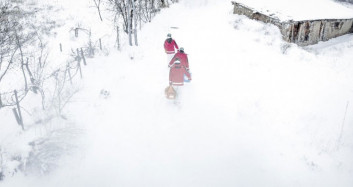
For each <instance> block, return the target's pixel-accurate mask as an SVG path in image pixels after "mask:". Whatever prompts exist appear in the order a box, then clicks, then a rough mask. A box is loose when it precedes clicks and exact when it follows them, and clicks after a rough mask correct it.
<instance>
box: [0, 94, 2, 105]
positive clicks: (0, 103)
mask: <svg viewBox="0 0 353 187" xmlns="http://www.w3.org/2000/svg"><path fill="white" fill-rule="evenodd" d="M0 108H2V100H1V93H0Z"/></svg>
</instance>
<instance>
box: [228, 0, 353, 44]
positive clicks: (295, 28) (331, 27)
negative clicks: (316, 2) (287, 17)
mask: <svg viewBox="0 0 353 187" xmlns="http://www.w3.org/2000/svg"><path fill="white" fill-rule="evenodd" d="M232 4H233V5H234V11H233V13H234V14H239V15H245V16H247V17H249V18H251V19H254V20H259V21H262V22H265V23H271V24H274V25H276V26H277V27H278V28H279V29H280V31H281V33H282V36H283V39H284V40H285V41H287V42H292V43H296V44H298V45H300V46H306V45H311V44H316V43H318V42H319V41H327V40H329V39H331V38H335V37H338V36H342V35H345V34H348V33H353V19H323V20H303V21H292V20H291V21H286V22H282V21H281V20H279V19H278V18H276V17H275V15H271V14H270V15H265V14H263V13H260V12H258V11H255V10H254V9H252V8H249V7H247V6H245V5H242V4H240V3H237V2H234V1H233V2H232Z"/></svg>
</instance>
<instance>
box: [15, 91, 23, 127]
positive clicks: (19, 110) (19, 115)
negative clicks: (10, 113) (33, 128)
mask: <svg viewBox="0 0 353 187" xmlns="http://www.w3.org/2000/svg"><path fill="white" fill-rule="evenodd" d="M14 92H15V98H16V105H17V111H18V116H17V117H18V119H19V122H20V124H19V125H21V126H22V130H25V129H24V127H23V119H22V114H21V108H20V102H19V100H18V96H17V90H14ZM14 109H15V108H14Z"/></svg>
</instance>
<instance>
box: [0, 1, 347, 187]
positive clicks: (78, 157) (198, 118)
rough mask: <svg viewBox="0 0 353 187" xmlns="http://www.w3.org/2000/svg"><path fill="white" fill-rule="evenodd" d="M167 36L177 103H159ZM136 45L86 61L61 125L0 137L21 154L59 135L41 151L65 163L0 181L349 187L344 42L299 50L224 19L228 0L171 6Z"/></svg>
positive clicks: (257, 27)
mask: <svg viewBox="0 0 353 187" xmlns="http://www.w3.org/2000/svg"><path fill="white" fill-rule="evenodd" d="M311 1H312V2H315V0H311ZM78 2H83V1H77V7H82V6H80V4H79V3H78ZM278 2H281V1H278ZM75 8H76V6H74V5H72V10H74V9H75ZM313 9H314V7H313ZM93 10H94V9H93ZM75 11H76V12H79V11H78V10H74V11H73V12H75ZM81 13H82V11H81ZM87 15H89V16H93V15H94V16H97V15H96V14H94V13H93V12H92V15H90V14H88V13H87ZM95 18H97V17H95ZM92 22H93V21H92ZM89 23H90V22H89V21H87V24H89ZM91 24H92V26H93V25H94V24H93V23H91ZM101 27H102V26H100V28H101ZM97 32H98V31H97ZM107 33H109V31H108V32H107ZM167 33H172V36H173V38H174V39H175V40H176V42H177V43H178V45H179V46H181V47H184V48H185V52H186V53H188V54H189V61H190V69H191V72H192V75H193V80H192V82H191V83H188V84H186V85H185V86H183V87H181V88H179V89H178V92H179V93H180V95H179V98H178V100H177V101H176V102H174V101H170V100H167V99H166V98H165V97H164V88H165V87H166V86H167V85H168V68H167V61H166V59H167V57H166V55H165V54H164V49H163V42H164V40H165V38H166V35H167ZM69 39H72V38H69V37H68V38H67V40H68V41H69ZM111 40H115V38H114V36H111ZM139 44H140V46H139V47H128V46H127V45H126V44H125V46H124V47H123V49H122V51H121V52H118V51H114V49H111V52H110V54H109V55H108V56H104V55H102V56H99V57H96V58H94V59H89V60H88V62H87V63H88V66H85V67H84V69H83V73H84V79H83V80H82V83H81V84H80V87H81V90H80V92H79V93H78V94H76V95H75V97H74V98H73V99H72V102H71V103H70V104H69V105H68V106H67V107H66V109H65V116H66V117H67V119H68V120H57V121H55V122H52V123H51V124H50V125H43V126H42V127H41V128H39V127H33V129H34V130H32V131H29V132H31V133H30V135H26V134H25V133H21V132H20V129H18V131H15V130H13V131H12V132H11V133H7V134H8V135H6V137H10V136H14V135H15V134H16V133H17V134H22V135H21V136H19V137H21V139H20V140H18V141H16V143H17V144H16V145H14V147H15V148H16V149H18V152H21V151H22V152H26V149H28V147H27V146H23V147H21V146H18V144H20V143H21V142H23V144H25V143H26V137H31V136H33V134H35V135H37V136H38V134H39V135H40V134H42V133H43V134H45V133H44V132H47V131H50V130H51V129H55V128H57V129H60V131H54V132H55V133H53V134H49V135H47V136H46V138H47V140H44V141H43V142H45V144H47V146H45V147H47V150H44V151H43V152H46V153H47V154H60V153H57V152H65V153H66V156H64V157H60V159H59V158H57V160H53V161H52V162H55V163H56V164H55V165H56V166H57V168H56V169H55V170H52V171H51V172H50V173H48V174H46V175H40V176H38V173H36V172H35V171H36V170H35V169H34V171H33V173H28V174H27V175H26V176H23V175H21V174H20V173H18V174H16V175H15V176H14V177H8V178H6V180H5V181H2V182H0V185H1V186H4V187H10V186H11V187H17V186H38V187H40V186H51V187H55V186H58V187H59V186H60V187H61V186H70V187H71V186H72V187H74V186H75V187H76V186H92V187H93V186H190V187H194V186H310V187H312V186H320V187H322V186H328V187H330V186H342V187H349V186H352V185H353V177H352V176H353V159H352V158H353V117H352V113H353V101H352V98H353V87H352V84H351V83H352V82H353V65H352V62H353V53H352V52H351V51H352V49H353V35H346V36H343V37H340V38H336V39H333V40H330V41H328V42H321V43H319V44H317V45H314V46H310V47H306V48H300V47H298V46H296V45H294V44H287V43H285V42H284V41H282V39H281V35H280V32H279V30H278V29H277V27H275V26H272V25H269V24H264V23H260V22H256V21H253V20H249V19H248V18H246V17H244V16H238V15H233V14H232V5H231V3H230V2H229V1H228V0H193V1H188V0H180V3H179V4H174V5H172V6H171V7H170V8H168V9H163V10H162V11H161V12H160V13H159V14H158V15H157V16H156V17H155V18H154V19H153V21H152V23H149V24H146V25H144V26H143V28H142V30H141V31H140V32H139ZM54 46H55V45H54ZM131 57H133V59H131ZM102 90H104V91H107V92H106V93H109V94H101V91H102ZM0 112H2V111H0ZM3 116H4V115H2V116H1V117H2V118H3V119H5V120H4V121H5V122H8V124H12V127H13V126H15V125H14V124H15V123H14V119H13V116H10V113H9V114H8V116H6V117H5V118H4V117H3ZM43 131H44V132H43ZM2 132H4V131H2ZM3 134H6V133H2V134H1V139H0V140H1V143H2V144H4V142H5V143H8V144H10V140H12V139H7V138H6V137H5V135H4V136H2V135H3ZM23 134H25V135H23ZM13 144H14V143H13ZM7 147H11V146H7ZM53 149H54V150H53ZM58 150H59V151H58ZM14 152H15V151H14ZM49 158H56V157H55V156H54V157H53V156H52V157H50V156H49ZM29 167H30V166H29ZM32 167H33V166H32ZM33 168H35V167H33Z"/></svg>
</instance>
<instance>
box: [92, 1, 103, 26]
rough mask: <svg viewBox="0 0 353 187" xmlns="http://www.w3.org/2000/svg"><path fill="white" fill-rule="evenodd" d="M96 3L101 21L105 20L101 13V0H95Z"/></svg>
mask: <svg viewBox="0 0 353 187" xmlns="http://www.w3.org/2000/svg"><path fill="white" fill-rule="evenodd" d="M93 2H94V5H95V6H96V8H97V10H98V15H99V18H100V20H101V21H103V18H102V15H101V9H100V5H101V2H102V1H101V0H93Z"/></svg>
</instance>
